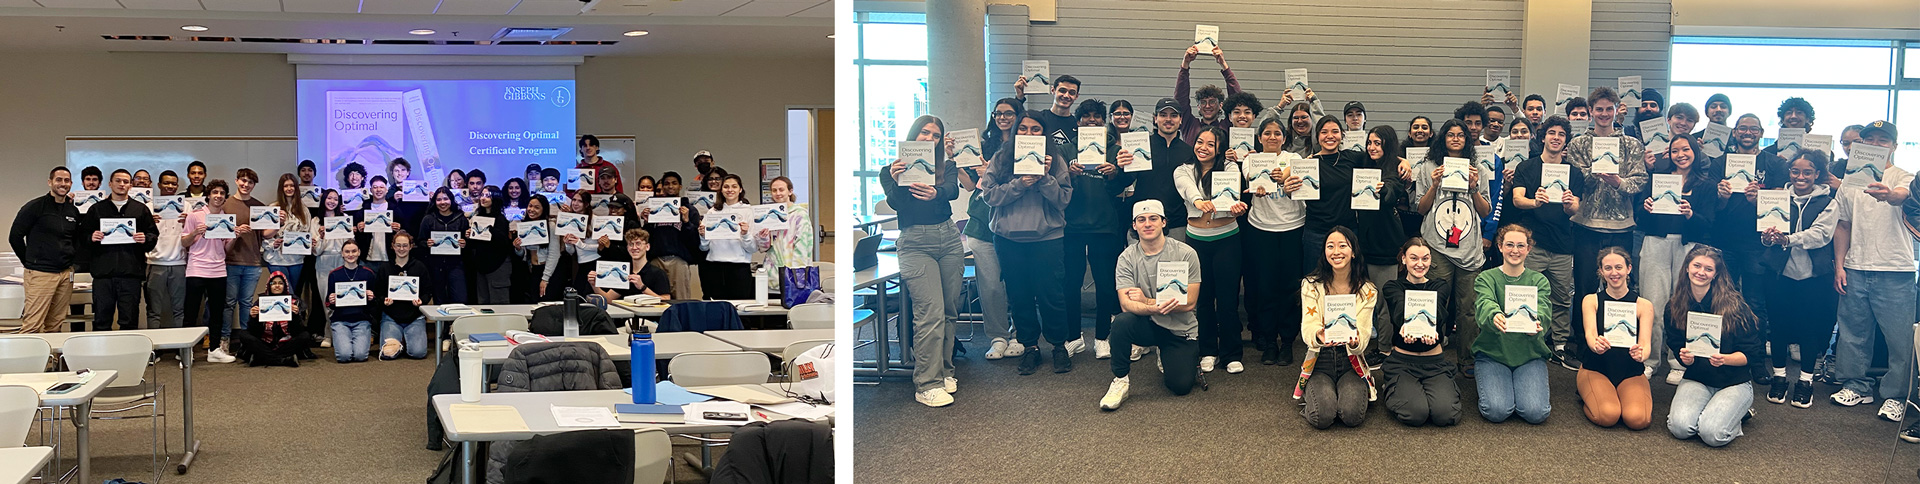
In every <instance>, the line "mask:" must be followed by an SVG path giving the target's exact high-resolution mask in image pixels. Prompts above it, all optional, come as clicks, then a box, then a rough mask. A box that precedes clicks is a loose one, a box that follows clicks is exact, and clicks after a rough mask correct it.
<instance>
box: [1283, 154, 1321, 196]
mask: <svg viewBox="0 0 1920 484" xmlns="http://www.w3.org/2000/svg"><path fill="white" fill-rule="evenodd" d="M1288 167H1289V168H1292V169H1293V176H1296V177H1300V189H1299V190H1294V191H1293V196H1292V198H1293V199H1294V200H1300V201H1307V200H1319V199H1320V161H1319V160H1300V162H1299V163H1293V164H1291V165H1288Z"/></svg>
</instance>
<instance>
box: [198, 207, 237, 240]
mask: <svg viewBox="0 0 1920 484" xmlns="http://www.w3.org/2000/svg"><path fill="white" fill-rule="evenodd" d="M238 218H239V217H237V216H235V215H234V214H231V213H215V214H207V234H206V236H207V238H209V239H231V238H234V231H235V230H238V229H239V228H240V221H239V220H238Z"/></svg>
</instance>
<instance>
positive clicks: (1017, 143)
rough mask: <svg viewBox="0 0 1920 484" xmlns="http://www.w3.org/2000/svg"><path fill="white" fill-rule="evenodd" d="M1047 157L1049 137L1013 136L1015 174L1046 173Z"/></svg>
mask: <svg viewBox="0 0 1920 484" xmlns="http://www.w3.org/2000/svg"><path fill="white" fill-rule="evenodd" d="M1046 159H1047V137H1045V136H1032V135H1029V136H1020V135H1015V136H1014V137H1013V174H1015V175H1045V174H1046V172H1047V168H1046V165H1045V162H1046Z"/></svg>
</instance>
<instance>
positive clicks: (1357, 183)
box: [1351, 168, 1380, 210]
mask: <svg viewBox="0 0 1920 484" xmlns="http://www.w3.org/2000/svg"><path fill="white" fill-rule="evenodd" d="M1379 185H1380V169H1379V168H1354V169H1353V200H1352V202H1351V206H1352V208H1353V209H1354V210H1379V209H1380V188H1379Z"/></svg>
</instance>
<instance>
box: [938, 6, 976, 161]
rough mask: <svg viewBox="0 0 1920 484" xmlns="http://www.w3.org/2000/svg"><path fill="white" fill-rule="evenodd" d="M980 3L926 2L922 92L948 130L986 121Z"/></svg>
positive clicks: (970, 126)
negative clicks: (929, 99) (925, 44)
mask: <svg viewBox="0 0 1920 484" xmlns="http://www.w3.org/2000/svg"><path fill="white" fill-rule="evenodd" d="M986 22H987V2H986V0H927V89H928V91H930V92H929V93H928V95H929V96H931V98H932V102H933V114H934V115H935V116H939V117H940V120H941V121H944V122H945V123H946V126H947V129H948V130H949V131H951V130H956V129H968V128H980V127H983V126H985V125H986V122H987V119H986V117H987V85H986V82H987V75H986V72H987V52H986Z"/></svg>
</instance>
